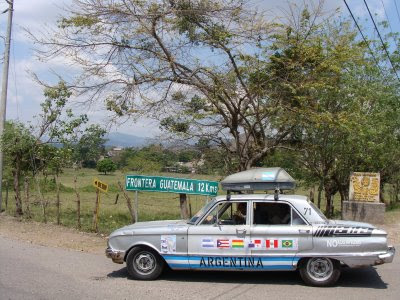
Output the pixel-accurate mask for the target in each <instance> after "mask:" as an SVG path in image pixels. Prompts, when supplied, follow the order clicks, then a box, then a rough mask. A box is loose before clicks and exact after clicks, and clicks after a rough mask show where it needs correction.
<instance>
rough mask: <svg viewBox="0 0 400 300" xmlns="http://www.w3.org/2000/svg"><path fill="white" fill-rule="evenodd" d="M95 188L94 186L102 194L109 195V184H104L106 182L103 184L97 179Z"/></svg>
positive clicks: (94, 183) (94, 182) (94, 181)
mask: <svg viewBox="0 0 400 300" xmlns="http://www.w3.org/2000/svg"><path fill="white" fill-rule="evenodd" d="M93 186H94V187H95V188H98V189H99V190H100V191H102V192H104V193H107V191H108V184H107V183H104V182H101V181H100V180H98V179H97V178H95V179H94V180H93Z"/></svg>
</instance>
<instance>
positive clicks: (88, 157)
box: [72, 124, 106, 167]
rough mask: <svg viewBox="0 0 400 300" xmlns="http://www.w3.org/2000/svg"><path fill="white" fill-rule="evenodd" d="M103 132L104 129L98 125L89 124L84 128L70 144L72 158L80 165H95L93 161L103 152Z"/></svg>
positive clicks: (104, 131) (104, 132)
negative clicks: (72, 151) (72, 143)
mask: <svg viewBox="0 0 400 300" xmlns="http://www.w3.org/2000/svg"><path fill="white" fill-rule="evenodd" d="M105 134H106V130H105V129H104V128H102V127H101V126H100V125H97V124H95V125H90V126H89V127H87V128H86V129H85V130H84V132H83V134H82V135H81V136H80V137H79V138H78V140H77V142H76V143H74V145H72V147H73V148H74V153H73V157H74V160H75V161H76V162H77V164H78V165H79V166H80V167H82V166H84V167H90V166H93V165H95V162H96V161H98V159H99V158H100V156H101V155H102V154H104V152H105V149H104V143H105V142H106V140H105V139H104V136H105Z"/></svg>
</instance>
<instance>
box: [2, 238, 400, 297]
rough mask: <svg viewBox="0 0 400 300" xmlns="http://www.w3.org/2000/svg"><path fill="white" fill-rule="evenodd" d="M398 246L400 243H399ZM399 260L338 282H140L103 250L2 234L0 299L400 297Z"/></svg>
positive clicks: (209, 278)
mask: <svg viewBox="0 0 400 300" xmlns="http://www.w3.org/2000/svg"><path fill="white" fill-rule="evenodd" d="M397 249H399V247H397ZM399 295H400V259H399V258H398V257H395V260H394V262H393V263H392V264H387V265H382V266H379V267H377V268H374V267H370V268H363V269H346V270H344V271H343V273H342V276H341V279H340V281H339V282H338V284H337V286H336V287H332V288H313V287H308V286H305V285H304V284H303V283H302V281H301V279H300V277H299V275H298V274H297V273H296V272H262V273H261V272H251V273H248V272H215V271H214V272H209V271H207V272H189V271H179V272H178V271H175V272H173V271H169V272H167V273H165V274H163V275H162V277H161V278H160V279H159V280H156V281H135V280H131V279H129V278H128V276H127V271H126V268H125V265H117V264H114V263H112V262H111V261H110V260H109V259H107V258H106V257H105V256H103V255H96V254H89V253H84V252H78V251H73V250H65V249H60V248H50V247H43V246H37V245H33V244H30V243H26V242H21V241H16V240H10V239H7V238H4V237H2V236H0V299H2V300H3V299H220V298H221V299H234V298H238V299H262V298H264V299H265V298H271V297H272V298H274V299H279V298H280V299H363V300H365V299H378V298H379V297H382V299H385V300H387V299H399Z"/></svg>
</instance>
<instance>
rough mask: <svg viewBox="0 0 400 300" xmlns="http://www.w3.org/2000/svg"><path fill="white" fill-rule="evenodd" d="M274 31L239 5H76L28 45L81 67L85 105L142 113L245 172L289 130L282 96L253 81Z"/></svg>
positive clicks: (79, 86)
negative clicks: (218, 150)
mask: <svg viewBox="0 0 400 300" xmlns="http://www.w3.org/2000/svg"><path fill="white" fill-rule="evenodd" d="M318 9H320V8H318ZM317 14H319V11H317ZM278 29H279V26H276V24H275V23H272V22H270V23H269V22H267V21H266V18H264V16H263V15H262V14H260V13H259V12H257V11H251V10H248V9H246V8H245V7H244V4H243V1H240V0H232V1H223V0H219V1H208V0H179V1H156V0H152V1H121V2H115V1H112V0H102V1H80V0H75V1H74V4H73V5H72V9H71V11H69V12H67V15H66V16H65V17H64V18H62V19H61V20H60V21H59V23H58V27H57V29H54V31H51V32H47V33H45V34H43V35H42V36H40V37H34V36H32V38H33V39H34V41H35V42H37V43H39V44H41V45H43V46H44V47H45V49H41V50H40V52H39V54H40V55H41V57H42V58H44V59H45V58H47V59H51V58H53V57H59V56H60V55H63V56H64V57H66V58H67V59H69V60H72V61H73V62H75V63H77V64H78V65H81V67H82V74H81V76H80V77H79V78H78V79H77V81H76V83H70V85H71V86H72V87H74V88H75V90H77V91H80V92H81V93H82V94H86V95H89V98H88V101H95V100H99V99H101V100H103V98H106V99H107V100H106V102H107V108H108V109H109V110H110V111H113V112H114V113H115V114H116V116H117V117H119V118H121V117H123V116H128V117H137V116H138V115H141V114H146V115H147V116H153V117H154V118H156V119H157V120H159V119H160V118H162V122H161V126H162V128H163V129H165V130H166V131H167V132H171V133H172V135H177V134H178V135H180V136H181V137H182V138H183V139H190V140H196V139H200V138H207V139H209V140H211V141H212V142H213V143H214V144H217V145H219V146H220V147H222V148H223V149H224V151H225V153H226V155H229V156H230V157H231V160H232V161H234V162H235V165H236V166H237V169H239V170H243V169H247V168H249V167H251V166H254V165H256V164H257V163H258V162H260V161H261V160H262V159H263V157H265V156H266V155H268V153H270V151H272V150H273V149H274V148H276V147H278V146H279V145H280V144H281V142H282V141H284V140H285V139H286V138H287V137H288V136H289V135H290V133H291V130H292V127H291V126H288V125H287V124H286V123H285V122H279V119H278V118H277V115H279V114H280V113H281V108H280V98H276V99H274V98H271V97H268V96H267V95H266V94H265V93H263V88H262V85H260V84H259V83H260V78H261V77H260V76H261V74H262V68H263V67H264V65H265V61H266V59H267V58H265V57H263V55H262V54H263V53H264V51H265V49H266V47H268V44H270V42H271V38H272V34H273V33H275V31H276V30H278ZM205 58H207V59H205ZM111 66H112V67H111Z"/></svg>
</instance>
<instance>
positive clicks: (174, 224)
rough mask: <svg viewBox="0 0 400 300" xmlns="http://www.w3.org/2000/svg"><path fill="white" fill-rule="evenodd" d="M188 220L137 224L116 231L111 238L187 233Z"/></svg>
mask: <svg viewBox="0 0 400 300" xmlns="http://www.w3.org/2000/svg"><path fill="white" fill-rule="evenodd" d="M188 226H189V225H188V224H187V220H164V221H150V222H137V223H134V224H131V225H128V226H124V227H122V228H119V229H117V230H115V231H114V232H113V233H111V234H110V236H109V238H112V237H115V236H120V235H140V234H171V233H174V232H175V233H178V232H179V233H181V232H182V231H187V228H188Z"/></svg>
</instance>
